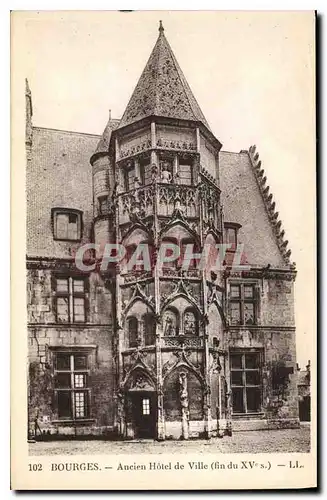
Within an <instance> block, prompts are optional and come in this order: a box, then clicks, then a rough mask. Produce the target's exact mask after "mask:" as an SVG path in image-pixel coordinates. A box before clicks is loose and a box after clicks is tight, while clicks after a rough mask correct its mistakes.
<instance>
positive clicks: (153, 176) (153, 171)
mask: <svg viewBox="0 0 327 500" xmlns="http://www.w3.org/2000/svg"><path fill="white" fill-rule="evenodd" d="M157 177H158V168H157V165H156V164H155V163H153V164H152V167H151V179H152V182H156V180H157Z"/></svg>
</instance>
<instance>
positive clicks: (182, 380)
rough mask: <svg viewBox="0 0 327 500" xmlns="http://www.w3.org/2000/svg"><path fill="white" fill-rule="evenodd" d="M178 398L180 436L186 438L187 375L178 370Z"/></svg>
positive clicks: (187, 415)
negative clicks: (180, 413)
mask: <svg viewBox="0 0 327 500" xmlns="http://www.w3.org/2000/svg"><path fill="white" fill-rule="evenodd" d="M179 400H180V404H181V409H182V436H183V439H188V438H189V430H188V422H189V409H188V392H187V375H186V373H185V372H180V374H179Z"/></svg>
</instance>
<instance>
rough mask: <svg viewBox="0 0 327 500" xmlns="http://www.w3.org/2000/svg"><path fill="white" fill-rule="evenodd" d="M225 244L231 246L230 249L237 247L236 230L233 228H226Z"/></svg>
mask: <svg viewBox="0 0 327 500" xmlns="http://www.w3.org/2000/svg"><path fill="white" fill-rule="evenodd" d="M226 242H227V243H229V244H231V245H232V247H231V248H232V249H235V248H236V246H237V230H236V229H235V228H231V227H229V228H227V229H226Z"/></svg>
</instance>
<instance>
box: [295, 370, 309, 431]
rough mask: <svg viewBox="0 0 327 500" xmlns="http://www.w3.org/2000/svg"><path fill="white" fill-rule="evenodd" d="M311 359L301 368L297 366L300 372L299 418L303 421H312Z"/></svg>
mask: <svg viewBox="0 0 327 500" xmlns="http://www.w3.org/2000/svg"><path fill="white" fill-rule="evenodd" d="M310 364H311V363H310V360H309V361H308V364H307V365H306V367H305V370H301V369H300V367H299V366H298V367H297V372H298V382H297V387H298V392H299V418H300V420H301V421H304V422H310V420H311V375H310Z"/></svg>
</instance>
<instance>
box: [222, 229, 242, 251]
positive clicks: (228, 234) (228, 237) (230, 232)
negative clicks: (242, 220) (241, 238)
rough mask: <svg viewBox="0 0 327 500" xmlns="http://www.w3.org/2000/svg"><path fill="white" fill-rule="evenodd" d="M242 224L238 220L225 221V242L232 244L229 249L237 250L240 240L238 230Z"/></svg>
mask: <svg viewBox="0 0 327 500" xmlns="http://www.w3.org/2000/svg"><path fill="white" fill-rule="evenodd" d="M241 227H242V226H241V224H238V223H236V222H225V223H224V228H225V242H226V243H227V244H229V245H230V247H229V249H228V250H231V251H235V250H236V247H237V241H238V232H239V229H240V228H241Z"/></svg>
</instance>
